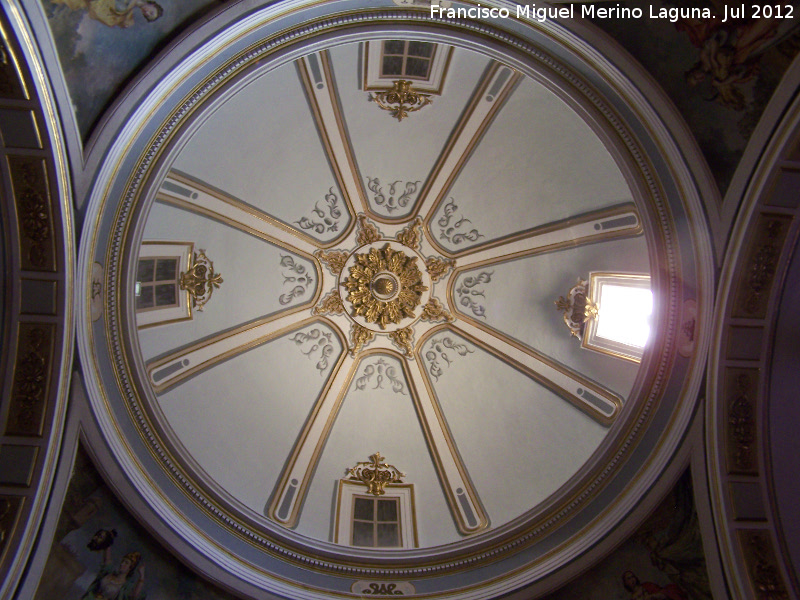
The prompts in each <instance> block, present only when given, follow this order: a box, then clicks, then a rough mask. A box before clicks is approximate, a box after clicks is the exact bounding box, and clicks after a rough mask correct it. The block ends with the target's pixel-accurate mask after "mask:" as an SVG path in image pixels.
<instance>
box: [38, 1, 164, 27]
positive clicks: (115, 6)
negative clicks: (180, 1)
mask: <svg viewBox="0 0 800 600" xmlns="http://www.w3.org/2000/svg"><path fill="white" fill-rule="evenodd" d="M52 2H53V4H63V5H64V6H66V7H67V8H69V9H70V10H85V11H87V12H88V13H89V16H90V17H91V18H92V19H94V20H95V21H100V22H101V23H103V24H104V25H108V26H109V27H130V26H131V25H133V24H134V13H135V11H136V9H139V10H140V11H141V13H142V16H143V17H144V18H145V19H146V20H147V21H148V22H150V21H155V20H156V19H158V18H159V17H160V16H161V15H162V14H164V9H163V8H162V7H161V6H160V5H159V4H158V3H157V2H154V1H153V0H52Z"/></svg>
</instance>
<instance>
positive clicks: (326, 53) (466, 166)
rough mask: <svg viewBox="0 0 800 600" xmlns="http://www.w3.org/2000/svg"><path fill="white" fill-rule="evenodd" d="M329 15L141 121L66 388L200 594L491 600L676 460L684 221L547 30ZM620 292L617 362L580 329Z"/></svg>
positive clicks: (678, 177) (284, 29)
mask: <svg viewBox="0 0 800 600" xmlns="http://www.w3.org/2000/svg"><path fill="white" fill-rule="evenodd" d="M340 4H341V6H339V9H341V11H345V12H340V13H337V15H333V16H330V15H328V16H326V15H324V14H323V12H324V11H323V9H322V8H321V7H318V6H315V5H313V4H306V3H288V4H286V5H282V6H280V7H271V8H269V7H268V8H263V9H260V10H258V11H255V12H254V13H252V14H249V15H246V14H242V15H231V14H228V15H227V16H225V17H224V20H223V17H219V18H218V21H216V22H215V21H211V22H209V23H208V24H207V25H206V26H205V27H206V28H205V30H201V31H200V32H198V35H197V36H195V37H191V36H190V37H189V38H187V40H185V42H184V45H185V47H186V50H185V52H183V53H182V54H183V57H184V58H183V59H182V60H179V61H178V62H176V64H174V65H173V66H172V67H170V70H169V76H168V77H166V78H163V81H162V82H161V83H159V84H157V85H154V86H152V87H148V86H146V85H142V86H141V87H140V88H139V89H143V90H144V89H145V88H146V91H143V92H142V95H141V96H140V97H139V98H137V101H136V103H135V104H136V107H135V109H134V107H133V104H134V103H133V100H131V113H130V118H129V119H128V124H127V125H126V127H125V129H124V131H123V132H122V133H121V135H120V137H119V140H118V143H117V144H116V145H115V148H114V150H112V152H110V153H109V155H108V159H107V163H106V166H105V167H104V169H103V171H102V174H101V176H100V178H99V180H98V182H97V185H96V187H95V191H94V193H93V197H92V201H91V207H90V212H91V213H92V214H93V215H94V216H95V217H96V221H95V223H94V226H90V227H88V228H87V231H86V232H85V235H86V236H87V237H89V238H91V242H90V243H84V244H82V246H81V247H82V249H84V250H83V255H82V257H81V260H82V267H83V271H84V275H85V276H86V277H87V280H88V275H87V274H88V273H91V270H92V268H93V264H94V263H100V264H101V265H104V266H105V274H104V275H105V283H106V298H105V299H106V308H105V311H106V312H105V318H104V319H96V320H94V321H93V320H92V319H91V315H90V314H88V312H87V314H85V315H84V318H83V322H82V332H81V336H80V338H81V342H80V343H81V348H82V351H83V352H87V353H88V354H86V356H87V357H91V364H92V366H93V373H94V377H93V378H92V379H91V380H90V381H89V382H87V387H88V388H89V392H90V396H91V398H92V403H93V407H94V409H95V411H96V414H97V417H98V421H99V422H100V425H101V429H102V430H103V432H104V435H105V436H106V438H107V442H108V444H109V447H110V448H111V449H112V451H113V452H114V453H115V454H116V456H117V458H118V460H119V462H120V464H121V465H122V467H123V469H124V470H125V472H126V473H127V474H128V476H129V477H130V479H131V480H132V481H133V482H135V483H134V485H135V487H136V488H137V490H138V493H139V494H140V495H141V497H142V499H143V500H144V502H145V503H146V504H147V505H149V507H150V510H152V511H153V512H154V513H156V514H160V515H161V518H162V519H163V520H164V521H165V522H166V523H168V524H169V527H170V528H173V529H175V530H176V531H179V532H181V535H183V536H184V537H185V538H187V539H194V540H197V545H196V547H195V548H194V550H195V551H198V552H199V553H200V555H201V556H200V557H199V558H197V557H196V556H195V555H194V554H192V556H191V557H187V559H188V560H190V561H192V562H195V563H196V564H197V565H198V566H199V567H200V568H204V567H203V565H204V564H206V563H205V562H204V561H207V562H208V563H211V564H216V565H220V566H222V568H224V569H225V570H227V571H229V572H230V573H232V574H235V577H237V578H238V580H239V581H240V582H241V585H242V586H243V589H245V590H249V591H252V589H253V588H259V589H262V590H267V591H268V592H270V593H273V594H277V595H281V596H288V597H292V598H329V597H332V596H336V595H344V596H348V595H350V594H352V593H360V591H361V589H362V587H363V586H365V585H371V584H375V585H379V586H380V585H383V584H385V583H386V582H391V583H392V585H394V586H401V587H400V588H397V589H407V591H406V592H404V593H408V592H411V591H413V593H416V594H417V595H419V596H423V597H426V596H433V595H437V594H442V593H451V594H454V596H453V597H463V598H467V597H487V594H488V595H494V594H499V593H504V592H507V591H510V590H513V589H516V588H518V587H520V586H523V585H525V584H528V583H530V582H532V581H535V580H536V579H538V578H541V577H542V576H544V575H546V574H548V573H551V572H554V571H555V570H557V569H558V568H559V566H561V565H563V564H565V563H566V562H568V561H569V560H572V559H574V558H575V557H576V556H578V555H579V554H580V553H581V552H582V551H583V549H582V548H581V547H579V546H578V545H576V544H575V543H574V542H571V539H572V534H573V533H574V532H575V531H577V530H584V531H586V530H587V528H588V530H590V531H592V532H593V533H592V536H590V537H594V538H595V539H597V538H599V537H600V536H602V535H604V534H605V533H606V532H608V531H609V530H610V529H611V528H613V527H614V526H615V524H617V523H618V522H619V521H620V519H622V518H623V517H624V516H625V514H626V512H627V511H628V510H629V508H630V507H631V506H632V505H633V504H634V503H635V502H636V500H637V498H638V497H639V496H640V495H641V494H642V493H644V492H645V491H646V490H647V488H648V486H649V484H650V483H651V482H652V479H653V476H654V474H655V473H656V472H657V469H658V468H659V467H660V465H663V463H664V461H666V460H667V459H668V457H669V455H670V454H671V452H672V451H673V450H674V448H675V445H676V444H677V441H678V439H680V437H681V435H682V433H683V428H684V427H685V426H686V423H687V421H688V417H689V414H690V413H691V409H692V406H691V401H688V402H687V401H686V400H685V399H686V398H693V397H694V395H693V394H694V390H696V388H697V385H698V377H699V375H700V373H698V372H697V369H696V368H695V362H696V359H695V357H694V354H693V352H694V350H695V348H696V344H697V343H698V340H699V343H700V344H702V343H703V340H704V339H705V338H704V336H705V329H706V325H705V322H704V321H703V320H702V319H703V318H704V315H705V314H706V310H707V307H706V306H705V304H704V303H705V302H707V300H706V299H705V298H704V297H703V296H702V295H701V294H700V292H699V291H698V290H701V288H702V286H703V285H705V283H704V281H705V279H704V278H705V277H706V276H707V273H705V272H704V271H702V269H700V274H699V275H698V268H699V267H698V265H697V264H696V258H695V254H694V247H695V246H696V244H697V243H698V240H697V239H695V238H693V235H694V231H693V229H692V225H691V219H690V218H689V215H690V214H691V212H692V210H694V207H695V205H696V200H697V199H696V197H694V196H693V191H692V188H691V187H688V186H687V183H686V182H687V181H688V177H686V176H685V173H686V170H685V168H684V167H683V166H682V165H680V163H675V160H674V156H675V154H673V153H672V151H671V150H670V151H668V150H669V149H670V148H672V145H671V141H670V140H669V138H668V137H667V136H666V134H664V133H663V128H661V127H660V126H659V122H658V120H657V119H656V118H655V115H653V114H652V113H651V112H650V111H649V109H648V107H647V105H646V104H645V103H644V102H642V101H641V99H640V98H639V97H638V96H637V95H636V94H635V93H634V92H632V91H630V90H628V91H627V92H626V95H623V93H622V92H621V91H620V88H619V87H618V86H616V85H612V83H613V82H615V81H619V80H620V78H619V75H618V74H617V73H616V72H615V71H613V70H612V69H611V68H610V66H608V65H607V64H604V63H600V62H599V61H597V60H596V59H593V60H592V61H591V62H590V61H589V60H588V58H587V55H586V54H582V48H581V45H580V43H578V42H577V39H576V38H573V37H572V36H571V34H569V33H568V32H567V31H566V30H564V29H561V28H559V27H557V26H556V25H555V24H551V25H547V26H545V27H540V28H533V27H527V26H523V25H522V24H521V23H518V22H514V28H513V29H515V31H513V32H511V31H508V30H506V28H505V27H504V26H508V25H509V24H510V23H511V21H508V22H503V23H498V22H495V23H482V22H479V21H458V22H453V21H444V20H436V19H432V18H431V17H430V15H429V13H427V12H425V11H420V10H414V9H408V10H400V9H388V8H387V7H384V8H380V9H375V10H367V9H363V8H360V7H359V6H358V5H357V3H353V6H349V5H348V6H345V5H347V4H348V3H347V2H344V3H340ZM198 39H202V40H203V41H202V44H199V45H197V46H194V45H193V44H195V40H198ZM173 54H178V53H174V52H173ZM590 82H591V83H590ZM658 136H661V137H660V138H659V137H658ZM114 199H119V200H118V201H117V200H114ZM700 242H702V243H706V242H704V241H703V240H700ZM87 248H89V250H87ZM94 269H95V271H96V270H97V267H96V266H95V267H94ZM633 281H635V282H637V283H636V285H635V286H634V287H636V286H638V289H648V290H650V291H651V292H652V297H653V313H652V315H651V316H650V317H649V327H650V329H651V331H650V335H649V337H648V341H647V342H646V344H645V345H644V349H643V350H641V349H640V350H639V351H638V354H637V353H636V352H634V353H633V354H631V353H630V352H627V351H623V349H622V348H623V346H624V347H627V346H628V345H630V344H628V343H627V342H625V343H621V342H620V343H617V342H613V341H612V342H609V341H608V339H610V338H608V339H606V338H604V337H603V336H608V335H609V334H607V333H603V331H601V330H600V329H599V324H600V323H602V315H603V314H604V310H605V311H606V313H605V314H607V313H608V311H609V310H610V309H609V308H608V307H609V306H611V300H610V299H608V298H609V296H606V298H607V299H606V300H605V301H604V300H603V299H602V298H601V296H600V293H601V289H602V285H607V286H608V288H609V289H610V288H611V287H614V286H615V285H616V286H617V287H620V288H625V287H626V286H628V287H630V285H633V284H632V283H631V282H633ZM576 282H577V283H576ZM609 293H610V292H609ZM685 300H686V301H688V302H689V303H690V304H689V305H690V306H691V307H692V308H691V310H692V311H695V312H696V314H697V315H699V316H698V323H697V324H696V327H695V331H696V332H697V333H696V334H695V335H691V336H689V340H688V341H687V334H686V332H685V331H683V332H682V330H681V325H682V317H681V314H682V312H683V311H684V301H685ZM637 302H638V301H637ZM698 304H699V306H697V305H698ZM687 306H688V305H687ZM695 307H697V308H695ZM559 308H560V309H561V311H562V312H563V314H562V312H559ZM626 308H627V317H628V319H632V315H633V313H634V312H635V310H634V309H635V308H637V307H636V306H632V305H629V306H627V307H626ZM598 314H599V315H600V316H599V317H598V316H597V315H598ZM693 314H694V313H693ZM595 324H597V327H595ZM640 328H641V326H640ZM576 338H577V339H576ZM597 338H600V339H599V340H598V339H597ZM103 340H105V341H103ZM604 340H605V341H604ZM688 342H691V343H688ZM615 344H616V345H615ZM620 344H622V345H620ZM693 344H695V345H694V346H693ZM90 348H92V349H93V350H92V351H91V352H90V351H89V349H90ZM679 351H680V352H679ZM520 565H525V566H524V567H523V568H521V569H520ZM465 568H470V569H471V572H473V573H475V574H476V575H475V577H474V578H471V579H470V581H466V580H465V579H464V578H463V570H464V569H465ZM460 574H462V575H460ZM382 582H383V583H382ZM359 586H362V587H359ZM404 586H405V587H404ZM393 589H394V588H393Z"/></svg>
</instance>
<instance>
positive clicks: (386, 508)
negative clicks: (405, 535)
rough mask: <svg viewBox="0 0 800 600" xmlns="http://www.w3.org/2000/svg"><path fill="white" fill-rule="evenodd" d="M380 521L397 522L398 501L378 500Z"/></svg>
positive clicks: (392, 499)
mask: <svg viewBox="0 0 800 600" xmlns="http://www.w3.org/2000/svg"><path fill="white" fill-rule="evenodd" d="M378 521H379V522H381V521H383V522H386V521H395V522H396V521H397V500H395V499H394V498H391V499H385V500H378Z"/></svg>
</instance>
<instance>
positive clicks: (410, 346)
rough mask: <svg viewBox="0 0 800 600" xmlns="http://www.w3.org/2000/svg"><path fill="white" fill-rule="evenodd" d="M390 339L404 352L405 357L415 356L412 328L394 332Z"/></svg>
mask: <svg viewBox="0 0 800 600" xmlns="http://www.w3.org/2000/svg"><path fill="white" fill-rule="evenodd" d="M389 338H391V340H392V341H393V342H394V343H395V345H396V346H397V347H398V348H400V349H401V350H402V351H403V354H404V355H405V356H408V357H412V356H413V355H414V330H413V329H411V327H406V328H404V329H398V330H397V331H392V332H391V333H390V334H389Z"/></svg>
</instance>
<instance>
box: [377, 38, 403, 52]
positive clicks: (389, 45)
mask: <svg viewBox="0 0 800 600" xmlns="http://www.w3.org/2000/svg"><path fill="white" fill-rule="evenodd" d="M405 47H406V43H405V42H404V41H403V40H386V41H385V42H383V53H384V54H403V53H404V50H405Z"/></svg>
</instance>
